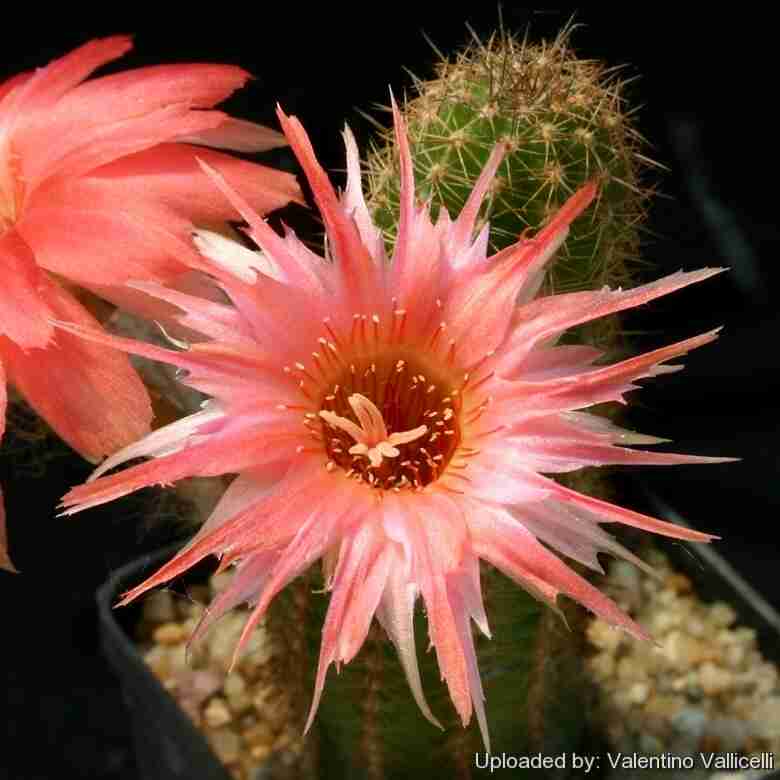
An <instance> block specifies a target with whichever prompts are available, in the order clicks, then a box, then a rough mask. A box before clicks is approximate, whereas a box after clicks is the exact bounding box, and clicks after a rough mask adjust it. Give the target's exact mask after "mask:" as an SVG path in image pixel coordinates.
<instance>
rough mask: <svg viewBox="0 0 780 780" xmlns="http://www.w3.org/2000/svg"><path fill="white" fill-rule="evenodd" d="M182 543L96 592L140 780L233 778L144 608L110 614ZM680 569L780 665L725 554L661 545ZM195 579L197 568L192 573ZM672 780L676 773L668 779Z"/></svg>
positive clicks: (776, 646) (757, 600) (772, 616)
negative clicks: (178, 690) (152, 658)
mask: <svg viewBox="0 0 780 780" xmlns="http://www.w3.org/2000/svg"><path fill="white" fill-rule="evenodd" d="M633 487H634V490H633V491H632V492H635V493H637V494H638V496H639V497H640V499H641V500H642V501H643V503H645V504H646V505H647V508H648V509H650V510H652V511H654V512H655V513H656V515H657V516H659V517H664V518H666V519H669V520H673V521H675V522H677V523H681V524H685V523H684V521H683V520H682V518H680V517H679V516H678V515H677V514H676V513H675V512H674V511H673V510H672V509H671V508H670V507H668V506H666V505H664V503H663V502H662V500H661V499H659V498H658V497H656V496H652V495H649V494H647V493H646V492H645V491H644V490H643V489H642V486H641V483H639V482H634V483H633ZM180 546H181V544H180V543H177V544H175V545H170V546H168V547H165V548H163V549H161V550H159V551H158V552H156V553H154V554H151V555H145V556H143V557H142V558H140V559H139V560H137V561H134V562H132V563H129V564H128V565H126V566H124V567H123V568H121V569H119V570H118V571H117V572H115V573H114V575H113V576H112V577H111V578H110V579H109V580H108V581H107V582H106V583H105V584H104V585H103V586H102V587H101V588H100V589H99V590H98V593H97V601H98V611H99V620H100V628H101V635H102V645H103V649H104V651H105V653H106V655H107V658H108V661H109V663H110V664H111V666H112V668H113V669H114V671H115V672H116V674H117V676H118V678H119V680H120V683H121V687H122V691H123V694H124V697H125V701H126V702H127V708H128V711H129V713H130V715H131V718H132V722H133V728H134V735H133V736H134V742H135V746H136V752H137V763H138V767H139V769H140V772H141V777H142V778H143V780H184V778H186V780H230V776H229V774H228V773H227V771H226V770H225V769H224V768H223V767H222V765H221V764H220V762H219V760H218V759H217V757H216V756H215V755H214V753H213V752H212V750H211V748H210V746H209V744H208V742H207V741H206V739H205V738H204V737H203V735H202V734H201V733H200V732H199V731H197V729H196V728H195V727H194V725H193V724H192V722H191V721H190V720H189V718H188V717H187V716H186V715H185V714H184V712H183V711H182V710H181V709H180V708H179V706H178V704H177V703H176V701H175V700H174V698H173V697H172V696H171V695H170V694H169V693H168V692H167V691H166V690H165V689H164V688H163V687H162V685H161V684H160V683H159V681H158V680H157V678H156V677H155V676H154V675H153V674H152V672H151V671H150V670H149V668H148V667H147V666H146V664H145V662H144V660H143V658H142V657H141V655H140V653H139V652H138V649H137V647H136V645H135V644H134V643H133V641H132V639H131V638H130V629H131V628H132V626H133V625H134V624H136V623H137V622H138V619H139V609H140V608H139V607H138V606H137V605H132V606H130V607H125V608H123V609H121V610H115V609H113V605H114V604H116V602H117V601H118V598H119V595H120V594H121V593H122V592H123V591H125V590H127V589H128V588H130V587H131V586H133V585H137V584H138V583H139V582H140V581H141V580H142V579H144V577H145V576H147V575H148V574H150V573H151V572H152V571H153V570H154V569H156V568H158V567H159V566H160V565H161V564H162V563H164V562H165V561H167V560H169V559H170V558H171V557H172V556H173V555H174V553H175V552H176V551H177V550H178V549H179V547H180ZM663 549H664V552H665V553H666V554H667V555H669V557H670V558H672V560H673V562H674V565H675V567H676V568H677V569H678V570H679V571H681V572H683V573H685V574H686V575H687V576H688V577H690V579H691V580H692V581H693V582H694V584H695V588H696V590H697V593H698V594H699V596H700V597H701V598H702V599H704V600H705V601H711V600H722V601H726V602H727V603H729V604H731V605H732V606H733V607H734V608H735V610H736V611H737V613H738V615H739V622H740V624H741V625H745V626H749V627H750V628H753V629H755V630H756V632H757V637H758V642H759V645H760V647H761V650H762V652H763V654H764V655H765V657H766V658H768V659H769V660H771V661H774V662H775V663H780V614H778V613H777V611H776V610H774V609H773V607H772V606H771V605H770V604H769V603H768V602H767V601H766V600H765V599H763V598H762V597H761V595H760V594H759V593H757V592H756V591H755V589H754V588H753V587H751V585H750V584H749V583H748V582H747V581H746V580H745V579H744V578H743V577H741V576H740V575H739V574H738V573H737V572H736V571H735V570H734V568H733V567H732V566H731V564H729V563H728V561H726V559H725V558H723V556H721V555H720V554H719V553H717V552H715V550H714V549H713V548H711V547H709V546H707V545H696V546H692V547H688V545H685V544H682V543H681V544H671V545H665V546H664V548H663ZM190 576H192V577H193V579H197V578H198V577H199V574H198V571H197V570H196V571H193V572H191V573H190V574H188V576H187V578H189V577H190ZM669 776H670V777H672V776H673V775H669ZM751 778H752V780H779V779H780V771H773V772H771V773H768V774H764V775H760V776H756V775H752V776H751Z"/></svg>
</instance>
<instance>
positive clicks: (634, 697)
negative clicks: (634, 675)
mask: <svg viewBox="0 0 780 780" xmlns="http://www.w3.org/2000/svg"><path fill="white" fill-rule="evenodd" d="M649 695H650V685H649V684H648V683H645V682H638V683H634V684H633V685H632V686H631V687H630V688H629V689H628V699H629V701H630V702H631V703H632V704H644V703H645V702H646V701H647V697H648V696H649Z"/></svg>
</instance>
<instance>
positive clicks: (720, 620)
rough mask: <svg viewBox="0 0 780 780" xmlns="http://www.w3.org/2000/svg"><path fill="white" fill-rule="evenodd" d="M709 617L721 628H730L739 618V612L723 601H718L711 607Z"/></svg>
mask: <svg viewBox="0 0 780 780" xmlns="http://www.w3.org/2000/svg"><path fill="white" fill-rule="evenodd" d="M709 617H710V620H711V621H712V623H713V624H714V625H716V626H718V627H719V628H728V627H729V626H730V625H731V624H732V623H733V622H734V621H735V620H736V619H737V613H736V612H735V611H734V610H733V609H732V608H731V607H730V606H729V605H728V604H726V603H724V602H723V601H716V602H715V603H714V604H713V605H712V606H711V607H710V615H709Z"/></svg>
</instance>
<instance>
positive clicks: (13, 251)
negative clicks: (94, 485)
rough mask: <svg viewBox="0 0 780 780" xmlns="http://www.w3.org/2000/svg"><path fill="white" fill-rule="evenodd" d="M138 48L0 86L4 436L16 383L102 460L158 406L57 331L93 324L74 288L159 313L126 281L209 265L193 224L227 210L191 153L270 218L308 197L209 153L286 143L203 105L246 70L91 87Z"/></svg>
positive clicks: (274, 175)
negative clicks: (61, 326) (60, 323)
mask: <svg viewBox="0 0 780 780" xmlns="http://www.w3.org/2000/svg"><path fill="white" fill-rule="evenodd" d="M130 48H131V42H130V39H129V38H127V37H123V36H118V37H113V38H106V39H104V40H95V41H92V42H90V43H87V44H86V45H84V46H81V47H80V48H78V49H76V50H75V51H73V52H71V53H70V54H67V55H66V56H64V57H62V58H61V59H59V60H56V61H55V62H52V63H51V64H50V65H48V66H47V67H45V68H40V69H39V70H36V71H35V72H34V73H22V74H20V75H18V76H15V77H14V78H11V79H9V80H8V81H6V82H5V83H2V84H0V277H1V278H2V280H3V281H2V291H0V385H2V396H0V435H2V433H3V429H4V427H5V405H6V393H5V381H6V379H7V381H8V382H10V383H11V384H12V385H14V386H15V387H16V388H17V389H18V390H19V392H20V393H21V394H22V395H23V396H24V397H25V398H26V399H27V401H28V402H29V403H30V404H31V405H32V406H33V407H34V408H35V409H36V411H37V412H38V413H39V414H40V415H41V416H42V417H44V418H45V419H46V420H47V421H48V422H49V424H50V425H51V426H52V427H53V428H54V429H55V431H56V432H57V433H58V434H59V435H60V436H61V437H62V438H63V439H64V440H65V441H66V442H67V443H68V444H69V445H70V446H72V447H73V448H74V449H76V450H77V451H78V452H80V453H81V454H82V455H84V456H85V457H86V458H88V459H91V460H93V461H95V462H97V461H98V460H100V459H101V458H103V457H105V456H106V455H108V454H110V453H112V452H115V451H116V450H117V449H119V448H120V447H123V446H125V445H127V444H129V443H130V442H132V441H134V440H135V439H137V438H138V437H139V436H142V435H144V434H145V433H147V432H148V431H149V424H150V421H151V418H152V413H151V407H150V403H149V397H148V395H147V392H146V390H145V388H144V386H143V385H142V383H141V381H140V379H139V378H138V376H137V375H136V373H135V372H134V371H133V369H132V368H131V366H130V363H129V361H128V359H127V357H126V356H125V355H123V354H121V353H120V352H117V351H116V350H113V349H110V348H106V347H104V346H101V345H98V344H91V343H88V342H86V341H84V340H83V339H78V338H74V337H73V336H72V335H71V334H69V333H66V332H64V331H61V332H59V333H55V330H54V328H53V326H52V324H51V319H52V318H58V319H64V320H68V321H71V322H77V323H81V324H82V325H89V326H94V325H96V322H95V320H94V319H93V318H92V316H91V315H90V314H89V313H88V312H87V310H86V309H85V308H84V307H83V306H82V305H81V303H80V302H79V301H78V300H77V298H76V297H75V296H74V294H73V290H72V287H74V286H75V287H81V288H86V289H88V290H90V291H92V292H94V293H97V294H98V295H99V296H101V297H103V298H106V299H108V300H110V301H113V302H114V303H117V304H123V305H126V306H130V307H131V308H133V309H135V310H136V311H140V312H141V313H148V312H154V313H159V312H160V308H159V304H155V302H154V301H153V300H152V299H151V298H149V297H148V296H146V295H143V294H142V293H139V292H137V291H134V290H131V289H130V288H128V287H126V286H125V282H127V281H129V280H132V279H144V280H146V281H154V282H157V283H160V284H173V283H176V282H177V281H179V280H184V279H185V278H186V275H187V273H188V272H189V271H190V269H189V267H188V265H187V262H188V260H190V261H195V262H199V257H198V255H197V253H196V252H195V251H194V250H193V248H192V244H191V241H190V235H191V232H192V229H193V223H195V224H198V225H201V226H212V227H213V226H217V225H220V224H222V223H224V222H225V221H226V220H227V219H229V218H230V217H231V216H232V214H233V212H232V209H231V208H230V206H229V204H227V203H226V201H225V199H224V198H223V197H222V196H221V195H220V194H219V193H218V192H216V191H215V189H214V187H213V185H212V184H211V182H210V181H209V180H208V178H207V177H206V175H205V174H204V173H203V171H202V170H201V169H200V168H199V166H198V164H197V162H196V156H197V157H200V158H202V159H203V160H205V161H206V162H208V163H210V164H213V165H217V166H219V168H220V170H223V171H224V173H225V176H226V178H227V179H228V180H229V181H230V182H231V184H232V185H233V186H234V187H235V188H236V189H237V191H239V192H241V193H242V195H243V196H244V197H245V198H246V199H247V201H248V202H250V203H251V204H252V206H253V208H255V209H257V210H258V211H259V212H261V213H265V212H267V211H270V210H272V209H275V208H278V207H280V206H283V205H285V204H286V203H288V202H289V201H290V200H298V199H300V191H299V189H298V187H297V184H296V182H295V179H294V177H292V176H290V175H289V174H285V173H282V172H280V171H275V170H272V169H270V168H266V167H264V166H259V165H256V164H253V163H248V162H244V161H242V160H239V159H236V158H232V157H230V156H229V155H226V154H223V153H220V152H217V151H212V150H210V149H206V148H203V145H207V146H213V147H218V148H226V149H235V150H240V151H259V150H262V149H268V148H272V147H274V146H280V145H283V144H284V143H285V141H284V137H283V136H282V135H281V134H279V133H276V132H275V131H273V130H269V129H267V128H264V127H260V126H257V125H254V124H252V123H250V122H242V121H240V120H237V119H231V118H230V117H228V116H227V115H226V114H223V113H222V112H219V111H212V110H207V109H210V108H211V107H212V106H213V105H215V104H216V103H219V102H220V101H222V100H224V99H225V98H226V97H228V96H229V95H230V94H231V93H232V92H233V91H235V90H236V89H237V88H239V87H241V86H242V85H243V84H244V83H245V82H246V80H247V79H248V74H247V73H246V72H244V71H243V70H241V69H240V68H237V67H233V66H227V65H162V66H158V67H146V68H140V69H138V70H131V71H126V72H123V73H116V74H114V75H110V76H104V77H102V78H97V79H91V80H88V81H85V79H86V78H87V77H88V76H89V75H90V73H92V71H94V70H95V69H96V68H99V67H100V66H101V65H104V64H106V63H107V62H110V61H112V60H115V59H116V58H118V57H120V56H122V55H123V54H125V53H126V52H127V51H128V50H129V49H130ZM196 144H197V145H196ZM155 305H156V308H155ZM0 500H1V498H0ZM1 520H2V518H0V521H1ZM0 529H2V531H1V532H0V551H3V552H0V556H5V552H4V549H5V545H4V544H3V543H2V541H3V540H2V537H3V536H4V534H5V531H4V525H3V524H2V523H1V522H0ZM3 562H4V563H5V564H6V567H7V566H8V565H9V562H8V561H7V560H5V561H3V560H0V564H2V563H3Z"/></svg>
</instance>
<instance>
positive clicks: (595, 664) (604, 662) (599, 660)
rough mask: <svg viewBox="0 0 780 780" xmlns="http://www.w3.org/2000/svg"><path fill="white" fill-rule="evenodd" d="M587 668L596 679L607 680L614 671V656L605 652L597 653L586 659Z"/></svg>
mask: <svg viewBox="0 0 780 780" xmlns="http://www.w3.org/2000/svg"><path fill="white" fill-rule="evenodd" d="M588 668H589V669H590V673H591V674H592V675H593V677H594V678H595V679H596V680H599V681H605V680H608V679H609V678H610V677H612V676H613V675H614V673H615V658H614V656H612V655H609V654H607V653H599V654H598V655H594V656H593V657H592V658H590V659H588Z"/></svg>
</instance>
